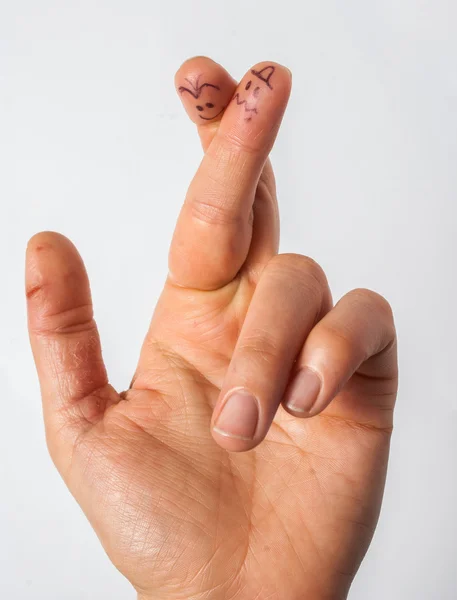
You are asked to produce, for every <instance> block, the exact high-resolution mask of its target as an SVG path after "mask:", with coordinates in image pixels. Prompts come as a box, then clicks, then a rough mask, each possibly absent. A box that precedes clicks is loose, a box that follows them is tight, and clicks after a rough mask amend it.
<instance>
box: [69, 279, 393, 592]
mask: <svg viewBox="0 0 457 600" xmlns="http://www.w3.org/2000/svg"><path fill="white" fill-rule="evenodd" d="M234 290H236V292H235V293H238V294H240V293H241V294H244V296H245V298H244V300H243V302H242V304H243V303H244V305H245V307H246V308H247V306H248V304H249V298H250V295H251V291H250V289H249V284H248V283H247V282H241V284H240V285H238V284H234V285H233V286H230V287H229V289H226V290H224V291H223V292H221V293H217V294H212V295H211V299H210V301H208V302H206V303H203V304H202V303H201V299H200V298H199V299H198V303H199V304H198V305H199V311H200V317H201V318H202V321H203V322H204V323H205V325H204V327H200V328H199V329H197V330H196V329H195V327H193V325H192V321H191V322H189V321H188V320H184V319H182V320H181V321H180V320H177V319H176V309H177V307H180V308H181V313H182V314H186V313H187V314H188V312H189V305H195V300H196V299H195V298H194V297H193V296H192V295H191V296H190V297H189V295H187V294H186V298H187V306H186V303H185V302H183V296H184V292H181V291H180V290H179V289H176V288H174V287H173V286H167V288H166V289H165V291H164V294H163V296H162V299H161V301H160V302H159V305H158V309H157V312H156V318H155V319H154V321H153V325H152V328H151V334H150V336H148V340H147V341H146V343H145V347H144V350H143V353H146V356H145V357H143V360H146V361H147V362H148V363H150V364H151V365H154V369H153V374H152V375H151V370H149V371H148V375H147V377H148V379H149V387H150V389H149V390H148V389H138V387H135V383H134V386H133V388H132V389H131V390H129V392H127V394H126V400H128V401H126V402H122V401H121V402H119V403H118V404H115V405H114V406H113V407H112V408H111V409H110V410H108V411H107V412H106V413H105V417H104V419H103V421H102V422H101V423H99V424H98V425H97V426H96V427H94V428H93V429H92V430H90V431H89V432H88V433H87V434H86V435H85V437H84V438H83V439H81V440H80V443H79V444H78V445H77V452H76V453H75V455H74V457H73V461H72V463H71V469H70V470H69V472H68V478H69V481H68V483H69V485H70V486H71V488H72V489H76V490H82V491H81V492H80V494H79V495H77V499H78V500H79V501H80V502H81V504H82V506H83V508H84V510H85V511H86V513H87V514H88V516H89V518H90V520H91V521H92V523H93V525H94V526H95V528H96V530H97V532H98V534H99V536H100V538H101V539H102V541H103V542H104V544H105V548H106V550H107V552H108V554H109V555H110V557H111V559H112V560H113V562H114V563H115V564H116V565H117V566H118V568H119V569H120V570H121V571H122V572H123V573H125V575H126V576H127V577H128V578H129V579H130V581H132V583H133V584H134V585H135V586H136V587H137V588H138V589H139V590H141V589H146V590H148V589H151V588H156V589H157V588H160V589H161V590H162V593H163V594H164V595H163V596H161V597H174V594H175V595H176V597H179V590H183V589H184V590H186V594H188V595H186V597H193V595H194V594H195V597H197V594H198V591H201V590H202V589H211V590H220V591H222V590H224V591H226V592H228V591H233V593H234V590H236V589H244V590H245V592H244V593H245V595H246V597H255V593H256V590H259V587H262V589H264V593H265V597H267V592H269V593H273V592H275V593H278V591H279V590H282V591H281V594H282V595H281V596H280V597H284V598H294V597H301V596H299V594H300V593H301V594H303V593H304V590H303V576H304V575H305V574H306V573H310V572H312V573H313V574H314V576H313V578H312V579H311V580H310V579H309V578H308V581H309V583H308V585H309V589H308V590H307V592H308V593H309V594H311V593H312V592H313V590H314V593H316V590H320V593H323V592H325V590H326V589H328V590H331V589H333V590H334V589H335V580H337V581H336V583H337V588H338V589H340V590H342V592H341V593H342V594H344V590H345V589H347V587H348V586H349V583H350V581H351V579H352V575H353V573H354V571H355V570H356V568H357V566H358V564H359V562H360V560H361V558H362V556H363V553H364V552H365V550H366V547H367V546H368V543H369V541H370V539H371V535H372V532H373V529H374V526H375V523H376V518H377V512H378V506H379V503H380V499H381V494H382V487H383V482H384V475H385V465H386V460H387V454H388V444H389V435H388V434H386V433H384V432H383V431H382V429H379V430H377V429H376V428H364V427H361V426H359V427H358V426H357V425H355V424H354V422H349V423H348V422H346V421H345V420H344V419H341V418H339V417H338V415H337V414H336V413H335V406H336V405H337V402H336V401H335V406H333V412H331V411H330V410H329V409H327V410H326V411H324V413H322V414H321V415H320V416H318V417H315V418H314V419H311V420H306V421H302V420H297V419H295V418H294V417H292V416H291V415H289V414H288V413H287V412H285V411H284V410H282V409H281V408H280V409H279V411H278V413H277V415H276V417H275V420H274V422H273V424H272V427H271V428H270V430H269V433H268V435H267V437H266V439H265V441H264V442H263V443H262V444H261V445H260V446H258V447H257V448H255V449H254V450H252V451H251V452H249V453H243V454H229V453H227V452H226V451H225V450H223V449H221V448H219V447H218V446H217V445H216V444H214V441H213V439H212V437H211V435H210V431H209V427H208V423H209V420H210V418H211V413H212V410H213V407H214V404H215V402H216V399H217V397H218V395H219V392H220V386H221V384H220V383H219V382H221V381H222V379H223V377H224V373H225V370H226V368H227V366H228V363H229V361H230V357H231V354H232V351H233V344H234V340H236V335H237V333H238V331H239V329H240V321H239V319H243V317H244V315H243V314H242V313H238V314H237V315H235V314H233V315H230V314H229V315H227V312H228V311H230V308H229V309H223V308H222V307H224V306H226V305H227V300H228V298H227V296H228V295H230V294H232V293H233V291H234ZM228 304H229V306H233V302H229V303H228ZM172 315H173V316H174V318H173V321H172V322H171V321H170V320H171V317H172ZM208 315H210V317H208ZM211 315H213V316H212V317H211ZM227 317H228V318H227ZM172 327H176V332H175V334H174V335H173V334H170V335H171V336H172V337H170V339H169V342H168V344H167V349H166V351H164V349H161V348H160V347H158V346H157V345H156V344H155V343H154V342H152V339H153V337H152V336H153V334H154V331H155V330H156V329H157V330H161V331H163V330H165V329H168V330H170V329H171V328H172ZM208 332H218V333H217V336H214V337H215V338H216V339H212V338H211V336H208ZM183 339H185V340H186V344H185V345H186V349H187V350H186V355H185V356H183V355H182V354H181V355H180V354H179V353H178V352H176V351H175V350H174V347H183V345H184V343H183ZM170 373H173V377H170V376H169V375H168V376H167V378H166V381H164V374H170ZM141 379H142V373H141V372H139V373H137V376H136V378H135V381H140V380H141ZM379 391H380V390H379V389H378V390H377V391H376V390H373V393H379ZM353 393H358V392H357V390H356V389H355V390H354V392H353ZM360 400H361V401H362V402H361V404H362V406H363V405H365V403H367V404H369V403H370V401H371V400H372V399H370V398H368V397H367V398H361V399H360ZM332 415H333V416H332ZM383 418H384V417H383V415H382V413H381V414H380V420H379V422H380V427H381V423H382V419H383ZM88 482H90V484H89V485H88ZM97 482H101V483H100V485H97ZM367 482H369V485H367ZM286 582H287V583H286ZM167 592H168V594H169V596H166V595H165V594H166V593H167ZM221 597H224V596H223V595H221ZM309 597H312V596H309ZM323 597H327V596H323ZM328 597H332V598H333V597H336V596H332V595H331V594H330V595H329V596H328Z"/></svg>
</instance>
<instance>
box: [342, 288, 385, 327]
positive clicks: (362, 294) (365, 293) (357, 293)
mask: <svg viewBox="0 0 457 600" xmlns="http://www.w3.org/2000/svg"><path fill="white" fill-rule="evenodd" d="M350 295H351V296H352V298H353V299H354V300H355V301H356V302H359V303H362V304H363V305H364V306H366V307H367V308H368V309H369V310H372V311H376V312H377V313H378V314H381V315H383V316H384V317H385V318H386V319H388V320H389V321H392V322H393V311H392V307H391V306H390V304H389V302H388V301H387V300H386V299H385V298H384V296H381V294H378V293H377V292H374V291H373V290H370V289H367V288H356V289H355V290H352V291H351V292H350Z"/></svg>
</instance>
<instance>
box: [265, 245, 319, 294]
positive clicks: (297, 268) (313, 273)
mask: <svg viewBox="0 0 457 600" xmlns="http://www.w3.org/2000/svg"><path fill="white" fill-rule="evenodd" d="M270 268H271V269H272V270H273V271H276V270H278V271H280V273H281V274H282V276H290V277H292V278H293V279H294V280H296V281H302V282H305V281H306V282H307V285H308V286H309V285H311V287H315V288H316V289H318V290H319V291H320V290H323V289H325V288H327V286H328V283H327V277H326V276H325V273H324V270H323V269H322V267H321V266H320V265H319V264H318V263H317V262H316V261H315V260H313V259H312V258H310V257H309V256H303V255H302V254H294V253H287V254H278V255H277V256H275V257H274V258H272V260H271V261H270Z"/></svg>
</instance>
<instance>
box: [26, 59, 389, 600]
mask: <svg viewBox="0 0 457 600" xmlns="http://www.w3.org/2000/svg"><path fill="white" fill-rule="evenodd" d="M268 65H271V66H275V71H274V74H273V76H272V77H271V78H270V80H269V82H270V83H271V87H272V89H270V88H269V87H267V86H266V85H265V84H264V83H262V82H261V81H260V82H258V85H254V84H252V85H251V86H249V89H248V90H246V89H245V88H246V85H247V82H248V81H249V80H250V79H253V75H252V73H251V70H249V71H248V72H247V74H246V75H245V76H244V77H243V79H242V80H241V82H240V84H239V86H238V88H237V86H236V82H235V81H234V80H233V79H232V78H231V77H230V76H229V75H228V73H227V72H226V71H225V70H224V69H223V68H222V67H221V66H220V65H218V64H216V63H214V62H213V61H211V60H210V59H208V58H204V57H197V58H194V59H191V60H190V61H187V62H186V63H184V64H183V65H182V66H181V68H180V69H179V71H178V73H177V75H176V87H177V90H178V89H179V86H182V85H184V84H185V79H186V78H188V79H191V80H192V79H193V78H196V77H198V76H199V75H200V77H201V79H200V81H208V82H212V83H217V84H218V85H219V87H220V90H219V91H216V90H211V89H210V88H208V87H207V88H206V89H205V101H206V102H211V103H213V104H214V105H215V106H216V104H217V106H220V105H226V106H227V108H226V109H225V112H224V113H223V114H221V115H219V116H218V117H217V118H216V119H214V120H212V121H203V120H202V119H200V118H199V112H198V111H197V110H196V109H195V104H196V101H195V99H194V98H192V97H191V96H190V95H189V94H179V95H180V97H181V99H182V101H183V103H184V106H185V108H186V110H187V111H188V114H189V116H190V118H191V119H192V120H193V121H194V122H195V123H196V124H197V126H198V132H199V134H200V137H201V141H202V145H203V149H204V152H205V154H204V158H203V160H202V163H201V165H200V167H199V169H198V171H197V173H196V175H195V177H194V179H193V181H192V182H191V184H190V187H189V191H188V194H187V196H186V199H185V201H184V204H183V207H182V210H181V213H180V216H179V219H178V222H177V225H176V230H175V233H174V236H173V240H172V244H171V248H170V255H169V267H170V273H169V276H168V278H167V280H166V282H165V286H164V290H163V293H162V295H161V297H160V300H159V302H158V305H157V307H156V309H155V312H154V315H153V318H152V322H151V325H150V328H149V331H148V333H147V335H146V338H145V341H144V345H143V348H142V350H141V356H140V359H139V363H138V367H137V370H136V372H135V374H134V377H133V380H132V383H131V386H130V388H129V389H128V390H127V391H126V392H123V393H121V394H118V393H117V392H116V391H115V390H114V389H113V388H112V387H111V386H110V384H109V383H108V377H107V374H106V371H105V368H104V365H103V360H102V356H101V349H100V341H99V337H98V333H97V329H96V325H95V322H94V319H93V312H92V303H91V298H90V291H89V283H88V279H87V275H86V272H85V269H84V266H83V263H82V260H81V258H80V257H79V255H78V253H77V251H76V249H75V248H74V246H73V245H72V244H71V242H70V241H69V240H68V239H66V238H64V237H63V236H61V235H59V234H57V233H50V232H44V233H39V234H37V235H36V236H34V237H33V238H32V239H31V240H30V242H29V244H28V248H27V258H26V291H27V298H28V321H29V332H30V340H31V344H32V349H33V353H34V358H35V362H36V366H37V370H38V374H39V380H40V386H41V392H42V398H43V409H44V419H45V425H46V436H47V442H48V447H49V450H50V453H51V456H52V458H53V460H54V462H55V464H56V466H57V468H58V470H59V472H60V473H61V475H62V477H63V479H64V481H65V483H66V484H67V485H68V487H69V489H70V490H71V492H72V494H73V495H74V497H75V498H76V500H77V501H78V502H79V504H80V505H81V507H82V509H83V511H84V512H85V514H86V515H87V517H88V519H89V520H90V522H91V524H92V526H93V527H94V529H95V531H96V533H97V535H98V536H99V538H100V540H101V542H102V544H103V546H104V548H105V550H106V552H107V554H108V556H109V557H110V559H111V560H112V561H113V563H114V564H115V566H116V567H117V568H118V569H119V570H120V571H121V572H122V573H123V574H124V575H125V576H126V577H127V578H128V579H129V580H130V582H131V583H132V585H133V586H134V587H135V588H136V590H137V592H138V597H139V598H140V599H142V600H150V599H154V600H156V599H157V600H158V599H159V598H160V599H161V600H164V599H177V598H182V599H209V598H215V599H221V600H222V599H235V598H236V599H237V600H244V599H246V600H247V599H249V600H253V599H258V600H267V599H268V600H270V599H275V600H294V599H296V600H298V599H303V598H310V599H312V600H320V599H325V600H330V599H331V600H336V599H342V598H346V596H347V593H348V590H349V587H350V584H351V582H352V579H353V577H354V575H355V573H356V571H357V569H358V567H359V565H360V562H361V560H362V558H363V556H364V554H365V552H366V550H367V548H368V545H369V543H370V541H371V538H372V535H373V531H374V529H375V526H376V522H377V518H378V514H379V509H380V505H381V500H382V494H383V489H384V482H385V475H386V467H387V460H388V453H389V442H390V437H391V432H392V420H393V408H394V403H395V397H396V390H397V360H396V341H395V340H396V338H395V329H394V324H393V319H392V312H391V310H390V307H389V305H388V303H387V302H386V300H384V299H383V298H382V297H381V296H379V295H377V294H375V293H374V292H370V291H369V290H363V289H360V290H354V291H352V292H350V293H349V294H347V295H346V296H344V297H343V298H342V299H341V300H340V301H339V302H338V303H337V305H336V306H335V307H333V303H332V299H331V295H330V291H329V288H328V285H327V281H326V278H325V275H324V273H323V271H322V269H321V268H320V267H319V266H318V265H317V264H316V263H315V262H314V261H313V260H311V259H310V258H307V257H304V256H300V255H292V254H283V255H279V254H278V240H279V222H278V207H277V202H276V193H275V184H274V177H273V172H272V168H271V165H270V162H269V160H268V154H269V152H270V150H271V147H272V145H273V142H274V139H275V137H276V134H277V131H278V129H279V126H280V122H281V118H282V115H283V112H284V110H285V108H286V104H287V100H288V97H289V93H290V87H291V76H290V73H289V71H288V70H287V69H285V68H284V67H281V66H280V65H276V64H275V63H260V64H259V65H256V66H255V69H256V70H257V71H259V70H260V69H262V68H263V67H265V66H268ZM256 84H257V81H256ZM256 87H259V88H260V91H257V92H256V96H254V89H255V88H256ZM236 91H238V93H239V97H241V98H242V99H246V103H243V104H239V103H238V102H235V101H231V99H232V98H233V96H234V94H235V92H236ZM178 93H179V91H178ZM216 100H217V102H216ZM245 105H248V106H249V107H251V108H253V107H255V108H256V111H255V112H254V111H251V113H250V115H251V116H252V118H251V119H250V120H248V119H247V118H246V112H245V110H244V107H245ZM213 110H215V109H213ZM132 302H133V300H132ZM304 367H308V368H309V369H310V370H311V372H312V373H314V375H315V377H314V379H313V380H312V381H314V383H315V382H316V381H317V382H318V383H319V386H320V387H319V390H320V391H319V390H318V389H317V388H316V387H315V386H314V387H313V385H314V384H312V382H311V380H310V379H309V377H307V378H305V379H303V377H301V374H302V373H303V372H305V373H308V374H309V371H306V370H305V371H303V368H304ZM296 377H297V379H296ZM316 377H317V380H316ZM300 381H302V383H301V384H300ZM297 382H298V383H297ZM233 389H235V390H240V389H241V391H242V392H243V393H244V396H243V398H244V399H247V396H246V393H247V392H248V391H249V392H250V393H252V394H253V395H254V396H255V403H254V405H253V406H257V408H258V411H259V417H258V420H257V422H256V423H257V424H256V426H255V429H254V433H253V437H251V439H249V436H242V435H238V436H237V437H230V436H229V435H226V434H224V433H221V431H222V430H221V429H220V428H219V429H218V427H217V425H216V421H217V417H218V416H219V415H220V414H221V410H222V407H223V405H224V402H226V401H227V398H228V397H229V396H230V391H231V390H233ZM317 391H318V392H319V393H318V396H317V400H316V402H315V403H314V404H313V405H311V404H309V403H308V404H309V406H308V407H307V408H306V409H304V410H298V409H296V408H295V409H293V408H288V407H287V406H286V402H287V400H290V399H293V400H294V402H295V406H297V404H296V401H297V398H298V399H301V400H303V399H306V398H308V400H309V398H310V397H311V395H312V392H314V396H316V393H317ZM238 408H239V409H240V410H239V411H238V413H236V414H235V415H234V414H232V415H231V420H232V425H233V426H234V428H235V429H236V430H237V431H238V433H239V432H240V431H244V430H245V429H246V424H248V420H249V415H250V414H251V413H249V410H248V404H247V400H246V403H245V404H243V405H242V406H241V405H239V406H238ZM243 428H244V429H243Z"/></svg>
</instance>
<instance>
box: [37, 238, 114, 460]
mask: <svg viewBox="0 0 457 600" xmlns="http://www.w3.org/2000/svg"><path fill="white" fill-rule="evenodd" d="M26 295H27V309H28V327H29V335H30V342H31V346H32V351H33V356H34V359H35V364H36V368H37V371H38V377H39V381H40V387H41V393H42V399H43V412H44V418H45V426H46V434H47V441H48V446H49V450H50V452H51V456H52V458H53V459H54V461H55V462H56V464H57V463H60V464H57V466H58V467H59V468H61V467H64V462H65V461H64V457H65V456H69V455H70V453H69V452H68V450H70V449H71V447H72V446H73V444H74V442H75V440H76V438H77V437H78V436H79V435H80V434H81V433H83V432H84V431H85V430H87V429H88V428H90V427H92V425H93V424H95V423H96V422H97V421H98V420H100V418H101V417H102V416H103V413H104V411H105V409H106V407H107V406H108V405H110V404H113V403H115V402H117V401H118V399H119V397H118V395H117V394H116V392H115V391H114V390H113V388H112V387H111V386H110V385H109V384H108V379H107V375H106V371H105V367H104V364H103V360H102V354H101V348H100V339H99V335H98V331H97V327H96V325H95V321H94V319H93V310H92V301H91V295H90V289H89V281H88V278H87V274H86V270H85V268H84V264H83V262H82V260H81V257H80V256H79V254H78V252H77V250H76V248H75V247H74V246H73V244H72V243H71V242H70V241H69V240H68V239H67V238H65V237H64V236H62V235H60V234H57V233H51V232H44V233H39V234H37V235H35V236H34V237H33V238H32V239H31V240H30V241H29V244H28V246H27V253H26Z"/></svg>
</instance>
